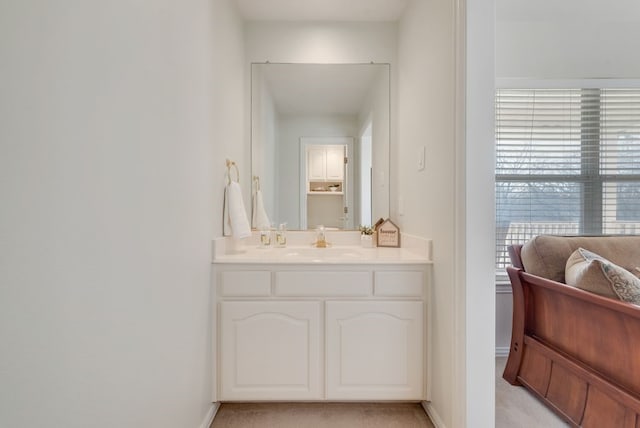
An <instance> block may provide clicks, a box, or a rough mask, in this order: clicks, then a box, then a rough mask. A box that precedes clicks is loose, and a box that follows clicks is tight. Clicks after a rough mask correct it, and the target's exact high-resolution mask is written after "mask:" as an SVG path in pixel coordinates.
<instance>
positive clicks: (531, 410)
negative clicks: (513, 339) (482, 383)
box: [496, 357, 569, 428]
mask: <svg viewBox="0 0 640 428" xmlns="http://www.w3.org/2000/svg"><path fill="white" fill-rule="evenodd" d="M506 363H507V358H506V357H498V358H496V428H564V427H568V426H569V425H568V424H567V423H565V422H564V421H563V420H562V419H560V418H559V417H558V416H556V414H555V413H553V412H552V411H551V410H549V409H548V408H547V407H546V406H545V405H543V404H542V402H540V400H538V399H537V398H536V397H534V396H533V395H531V393H529V391H527V390H526V389H524V388H523V387H521V386H512V385H510V384H509V382H507V381H506V380H504V379H502V372H503V371H504V365H505V364H506Z"/></svg>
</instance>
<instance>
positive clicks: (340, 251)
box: [283, 247, 366, 259]
mask: <svg viewBox="0 0 640 428" xmlns="http://www.w3.org/2000/svg"><path fill="white" fill-rule="evenodd" d="M365 251H366V250H365V249H363V248H359V247H333V248H315V247H311V248H288V249H286V251H285V252H284V254H283V256H284V257H286V258H296V257H300V258H307V257H310V258H318V259H327V258H331V259H335V258H349V259H354V258H363V257H365V256H366V253H365Z"/></svg>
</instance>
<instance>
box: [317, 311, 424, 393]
mask: <svg viewBox="0 0 640 428" xmlns="http://www.w3.org/2000/svg"><path fill="white" fill-rule="evenodd" d="M326 324H327V325H326V334H327V398H328V399H329V400H376V399H379V400H421V399H423V398H424V392H423V391H424V374H423V349H424V338H423V335H424V328H423V303H422V302H420V301H406V302H380V301H369V302H327V311H326Z"/></svg>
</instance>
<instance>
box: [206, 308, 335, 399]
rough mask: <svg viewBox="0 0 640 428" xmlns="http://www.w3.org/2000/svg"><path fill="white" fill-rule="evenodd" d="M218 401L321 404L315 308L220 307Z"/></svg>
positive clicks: (318, 335)
mask: <svg viewBox="0 0 640 428" xmlns="http://www.w3.org/2000/svg"><path fill="white" fill-rule="evenodd" d="M220 335H221V355H220V374H219V379H220V380H221V387H220V388H221V391H220V398H221V400H309V399H320V398H322V391H323V389H322V383H321V382H320V380H321V378H320V376H321V375H322V373H321V371H320V361H321V359H320V352H321V348H320V302H273V301H270V302H254V301H243V302H223V303H221V304H220Z"/></svg>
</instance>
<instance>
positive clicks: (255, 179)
mask: <svg viewBox="0 0 640 428" xmlns="http://www.w3.org/2000/svg"><path fill="white" fill-rule="evenodd" d="M253 181H255V182H256V191H258V190H260V177H258V176H257V175H254V176H253Z"/></svg>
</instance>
